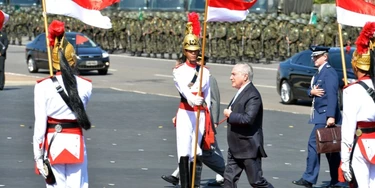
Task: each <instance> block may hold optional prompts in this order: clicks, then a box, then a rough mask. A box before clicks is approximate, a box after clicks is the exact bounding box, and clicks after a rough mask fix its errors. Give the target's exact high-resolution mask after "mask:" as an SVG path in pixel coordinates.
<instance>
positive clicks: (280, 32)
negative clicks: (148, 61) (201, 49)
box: [5, 9, 360, 64]
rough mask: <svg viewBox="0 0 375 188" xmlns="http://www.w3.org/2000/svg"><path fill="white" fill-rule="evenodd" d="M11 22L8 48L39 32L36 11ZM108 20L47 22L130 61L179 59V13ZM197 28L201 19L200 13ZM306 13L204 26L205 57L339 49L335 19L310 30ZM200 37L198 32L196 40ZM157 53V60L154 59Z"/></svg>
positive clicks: (348, 35)
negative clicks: (100, 24) (106, 23)
mask: <svg viewBox="0 0 375 188" xmlns="http://www.w3.org/2000/svg"><path fill="white" fill-rule="evenodd" d="M7 11H9V12H8V13H9V14H10V16H11V19H12V20H11V21H10V22H8V24H7V25H6V26H5V30H6V31H7V33H9V37H10V39H11V43H12V44H16V40H17V42H18V44H19V45H21V43H22V40H21V37H22V36H28V37H29V40H31V39H32V37H35V36H36V35H38V34H40V33H41V32H44V22H43V17H42V14H41V11H38V10H37V9H28V10H23V9H19V10H7ZM103 15H105V16H108V17H110V18H111V21H112V25H113V27H112V29H108V30H105V29H99V28H95V27H91V26H89V25H86V24H84V23H82V22H80V21H79V20H76V19H73V18H69V17H63V16H56V15H49V16H48V21H49V23H50V21H51V20H52V19H60V20H62V21H64V22H65V23H66V28H67V30H68V31H78V32H82V33H84V34H86V35H87V36H89V37H90V38H91V39H93V40H94V41H95V42H97V43H99V44H100V45H101V46H102V47H103V48H104V49H105V50H107V51H108V52H110V53H113V52H115V51H122V52H129V53H130V54H131V55H132V56H141V55H142V54H145V55H146V56H147V57H160V58H169V59H172V58H173V55H174V54H175V55H176V57H180V54H181V49H182V48H181V41H182V40H183V36H184V34H185V25H186V22H187V20H186V19H187V16H186V13H184V12H129V11H122V10H116V11H114V10H111V11H104V12H103ZM199 19H200V21H201V27H202V28H203V19H204V15H203V14H200V16H199ZM309 21H310V15H308V14H300V15H298V14H295V13H292V14H291V15H284V14H280V15H278V14H276V13H272V14H254V13H250V14H248V16H247V18H246V19H245V20H244V21H242V22H236V23H227V22H208V23H207V27H206V28H207V30H206V36H205V37H206V44H205V55H206V56H207V57H210V59H211V60H212V62H217V63H226V62H230V63H232V64H234V63H236V61H238V60H239V61H243V60H246V61H248V62H253V63H259V62H260V60H261V59H264V60H265V61H264V62H265V63H270V62H271V61H273V60H283V59H285V58H288V57H290V56H291V55H293V54H295V53H297V52H300V51H303V50H306V49H308V47H309V46H310V45H322V46H330V47H332V46H339V40H338V31H337V30H338V29H337V24H336V18H335V17H324V18H320V19H318V22H317V24H316V25H313V24H309ZM359 30H360V28H355V27H345V28H343V41H344V44H345V45H351V44H352V43H354V41H353V40H354V39H355V36H358V34H359V33H358V32H359ZM202 36H203V32H202V34H201V37H202ZM158 54H160V56H158Z"/></svg>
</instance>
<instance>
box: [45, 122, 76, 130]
mask: <svg viewBox="0 0 375 188" xmlns="http://www.w3.org/2000/svg"><path fill="white" fill-rule="evenodd" d="M57 125H60V126H61V128H63V129H69V128H70V129H71V128H77V127H79V125H78V123H47V128H55V127H56V126H57Z"/></svg>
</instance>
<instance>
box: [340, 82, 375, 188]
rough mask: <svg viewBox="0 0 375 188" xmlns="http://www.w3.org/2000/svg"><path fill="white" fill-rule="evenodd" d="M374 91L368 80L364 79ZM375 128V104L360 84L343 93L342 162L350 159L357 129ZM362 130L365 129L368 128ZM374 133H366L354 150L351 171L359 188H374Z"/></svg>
mask: <svg viewBox="0 0 375 188" xmlns="http://www.w3.org/2000/svg"><path fill="white" fill-rule="evenodd" d="M362 81H363V82H365V83H366V84H367V86H368V87H370V88H374V86H373V84H372V82H371V80H370V79H369V78H367V79H363V80H362ZM363 125H370V126H369V127H375V103H374V101H373V99H372V98H371V97H370V96H369V94H368V93H367V92H366V90H365V89H364V88H363V87H362V86H361V85H359V84H352V85H350V86H348V87H347V88H345V89H344V91H343V122H342V125H341V132H342V135H341V136H342V141H341V148H342V150H341V159H342V161H343V162H344V160H346V159H349V155H350V152H349V151H348V150H351V148H352V146H353V141H354V136H355V134H356V129H357V128H361V127H363ZM369 127H368V126H367V127H363V128H369ZM374 156H375V132H374V133H363V134H362V135H361V136H360V137H359V139H358V141H357V145H356V146H355V148H354V153H353V159H352V167H353V171H354V175H355V177H356V180H357V183H358V187H359V188H369V187H375V157H374Z"/></svg>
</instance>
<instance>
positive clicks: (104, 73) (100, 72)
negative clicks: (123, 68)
mask: <svg viewBox="0 0 375 188" xmlns="http://www.w3.org/2000/svg"><path fill="white" fill-rule="evenodd" d="M98 73H99V74H100V75H106V74H107V73H108V69H104V70H98Z"/></svg>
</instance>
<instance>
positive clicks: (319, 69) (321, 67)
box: [318, 61, 328, 72]
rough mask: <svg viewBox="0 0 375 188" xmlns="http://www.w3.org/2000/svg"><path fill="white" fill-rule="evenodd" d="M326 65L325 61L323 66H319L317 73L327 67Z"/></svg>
mask: <svg viewBox="0 0 375 188" xmlns="http://www.w3.org/2000/svg"><path fill="white" fill-rule="evenodd" d="M327 63H328V62H327V61H326V62H325V63H323V65H321V66H320V67H319V68H318V72H320V71H321V70H322V69H323V67H324V66H326V65H327Z"/></svg>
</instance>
